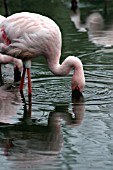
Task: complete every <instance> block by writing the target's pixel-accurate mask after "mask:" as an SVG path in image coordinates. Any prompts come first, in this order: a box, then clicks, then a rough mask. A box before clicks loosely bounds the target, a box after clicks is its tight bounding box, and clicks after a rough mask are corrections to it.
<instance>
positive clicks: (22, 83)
mask: <svg viewBox="0 0 113 170" xmlns="http://www.w3.org/2000/svg"><path fill="white" fill-rule="evenodd" d="M25 73H26V68H25V67H24V70H23V74H22V78H21V83H20V92H23V88H24V79H25Z"/></svg>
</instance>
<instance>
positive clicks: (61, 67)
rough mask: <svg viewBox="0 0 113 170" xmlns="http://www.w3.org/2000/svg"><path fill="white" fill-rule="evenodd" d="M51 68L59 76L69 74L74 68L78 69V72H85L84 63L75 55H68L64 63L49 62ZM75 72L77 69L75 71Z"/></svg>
mask: <svg viewBox="0 0 113 170" xmlns="http://www.w3.org/2000/svg"><path fill="white" fill-rule="evenodd" d="M48 66H49V69H50V70H51V71H52V73H53V74H54V75H58V76H67V75H68V74H69V73H70V71H71V70H72V68H74V70H76V74H77V73H79V72H80V73H81V72H83V67H82V63H81V61H80V59H79V58H77V57H74V56H69V57H67V58H66V59H65V60H64V61H63V62H62V64H59V61H57V62H51V63H50V62H48ZM74 74H75V71H74Z"/></svg>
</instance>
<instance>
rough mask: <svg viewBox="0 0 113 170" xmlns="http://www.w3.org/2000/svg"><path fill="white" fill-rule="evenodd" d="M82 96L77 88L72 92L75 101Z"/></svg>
mask: <svg viewBox="0 0 113 170" xmlns="http://www.w3.org/2000/svg"><path fill="white" fill-rule="evenodd" d="M81 96H83V95H82V93H81V92H80V88H79V87H78V86H77V87H75V89H74V90H72V98H75V99H76V100H79V99H80V97H81Z"/></svg>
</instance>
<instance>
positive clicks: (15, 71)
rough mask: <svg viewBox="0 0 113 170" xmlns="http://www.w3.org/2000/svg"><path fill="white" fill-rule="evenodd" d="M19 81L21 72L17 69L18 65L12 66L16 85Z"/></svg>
mask: <svg viewBox="0 0 113 170" xmlns="http://www.w3.org/2000/svg"><path fill="white" fill-rule="evenodd" d="M20 81H21V72H20V71H19V69H18V66H16V67H15V68H14V82H15V84H16V85H19V84H20Z"/></svg>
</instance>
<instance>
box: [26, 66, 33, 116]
mask: <svg viewBox="0 0 113 170" xmlns="http://www.w3.org/2000/svg"><path fill="white" fill-rule="evenodd" d="M27 75H28V102H29V110H28V113H29V116H30V117H31V106H32V86H31V75H30V68H27Z"/></svg>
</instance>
